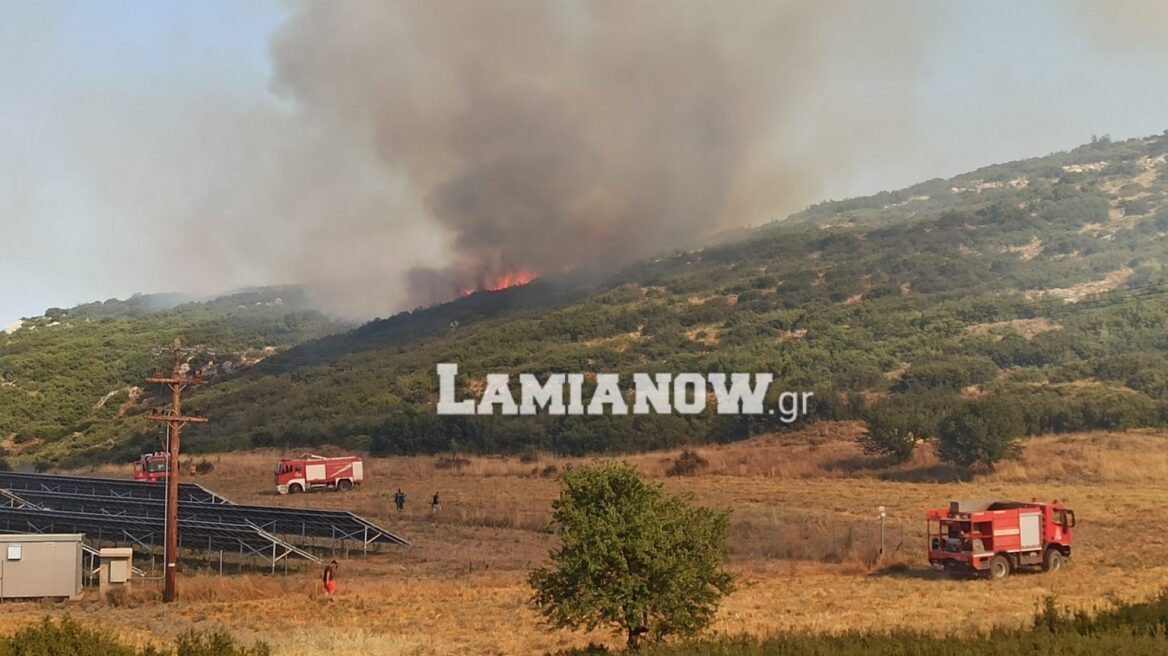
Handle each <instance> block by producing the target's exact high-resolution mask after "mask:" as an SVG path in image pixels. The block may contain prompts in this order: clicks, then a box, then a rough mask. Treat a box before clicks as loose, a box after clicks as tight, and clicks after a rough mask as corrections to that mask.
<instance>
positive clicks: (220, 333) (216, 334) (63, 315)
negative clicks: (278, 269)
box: [0, 287, 348, 462]
mask: <svg viewBox="0 0 1168 656" xmlns="http://www.w3.org/2000/svg"><path fill="white" fill-rule="evenodd" d="M347 327H348V326H345V325H344V324H340V323H337V322H336V321H334V320H331V319H329V318H327V317H325V316H324V315H322V314H321V313H319V312H317V311H315V310H311V309H309V307H308V303H307V300H306V298H305V296H304V294H303V292H302V291H300V290H298V289H295V288H291V287H280V288H275V287H274V288H264V289H255V290H247V291H241V292H238V293H234V294H229V295H226V296H222V297H219V298H215V299H211V300H202V301H195V300H192V299H189V298H186V297H182V296H179V295H174V294H159V295H141V296H134V297H131V298H129V299H127V300H124V301H122V300H117V299H110V300H108V301H105V302H98V303H89V304H85V305H79V306H77V307H74V308H71V309H62V308H50V309H49V310H47V311H46V312H45V314H44V315H43V316H40V317H33V318H28V319H25V320H24V321H23V322H22V323H21V326H20V327H19V328H18V329H14V330H12V331H11V332H3V333H0V447H2V448H3V450H4V452H6V453H7V455H8V456H9V457H10V458H12V457H15V458H22V459H31V458H32V457H39V458H42V459H43V461H46V462H52V461H54V460H56V459H58V458H60V457H62V456H64V455H65V454H68V453H78V452H80V451H82V450H84V449H87V448H93V447H95V446H96V447H98V448H100V449H109V448H112V447H114V446H115V445H117V444H118V443H121V442H125V441H126V435H125V434H124V433H122V432H120V426H121V425H122V421H123V418H126V417H134V419H133V420H132V421H133V423H134V425H135V426H136V427H137V429H138V430H139V431H140V432H141V431H143V430H144V429H145V424H144V421H145V420H143V419H141V415H142V413H143V412H144V411H146V410H147V409H149V408H151V407H154V405H155V404H156V400H155V399H154V397H153V396H152V395H151V394H150V392H149V391H148V390H143V389H142V387H141V386H142V379H143V378H144V377H145V376H147V375H148V374H149V373H150V372H151V371H153V370H154V369H155V368H157V367H160V366H162V367H165V366H168V364H169V362H168V360H167V358H169V353H168V352H167V353H166V354H165V356H162V355H160V354H159V353H158V350H159V349H160V348H162V349H165V348H167V347H168V346H169V345H170V344H172V343H173V342H174V340H175V339H176V338H181V339H182V340H183V341H184V342H185V343H187V344H190V345H203V346H205V347H206V348H207V349H209V351H211V352H208V353H207V354H205V355H202V356H199V357H200V360H201V361H200V362H199V364H200V365H202V364H211V365H212V366H210V367H208V368H207V372H208V373H209V374H211V375H212V376H213V377H214V378H216V379H222V378H224V377H227V376H230V375H231V373H233V372H237V371H242V370H246V369H247V368H248V367H250V366H253V365H254V364H255V363H257V362H261V361H263V360H264V359H265V358H267V357H270V356H271V355H272V354H274V353H278V352H279V351H281V350H283V349H286V348H288V347H290V346H293V345H295V344H299V343H302V342H304V341H306V340H309V339H314V338H319V337H323V336H325V335H328V334H330V333H334V332H337V331H340V330H343V329H345V328H347ZM156 430H157V429H155V431H156ZM0 455H4V453H0Z"/></svg>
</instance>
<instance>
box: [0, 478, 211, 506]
mask: <svg viewBox="0 0 1168 656" xmlns="http://www.w3.org/2000/svg"><path fill="white" fill-rule="evenodd" d="M0 488H4V489H8V490H11V491H13V492H16V491H17V490H44V491H48V492H66V493H70V494H88V495H91V496H113V497H127V498H132V499H158V500H165V499H166V485H164V484H161V483H147V482H145V481H127V480H124V479H120V478H91V477H89V476H61V475H58V474H26V473H21V472H5V471H0ZM178 499H179V501H195V502H199V503H230V501H228V500H227V499H224V498H223V497H221V496H219V495H218V494H215V493H214V492H212V491H211V490H208V489H207V488H205V487H203V486H202V485H199V484H198V483H179V484H178Z"/></svg>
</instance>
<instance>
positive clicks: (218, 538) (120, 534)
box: [0, 472, 409, 568]
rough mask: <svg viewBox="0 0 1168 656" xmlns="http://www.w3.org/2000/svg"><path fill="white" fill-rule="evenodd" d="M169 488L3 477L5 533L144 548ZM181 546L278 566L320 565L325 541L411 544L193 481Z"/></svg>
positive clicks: (353, 521) (160, 535)
mask: <svg viewBox="0 0 1168 656" xmlns="http://www.w3.org/2000/svg"><path fill="white" fill-rule="evenodd" d="M165 494H166V487H165V486H164V485H160V484H158V483H145V482H139V481H125V480H119V479H108V478H88V477H84V476H58V475H51V474H25V473H16V472H0V530H3V531H6V532H21V533H25V532H27V533H47V532H70V533H84V534H85V535H86V537H87V538H88V539H89V540H90V541H91V542H94V543H95V544H99V545H100V544H102V543H106V542H113V543H118V544H129V545H131V546H138V547H142V548H146V549H152V548H154V547H155V546H159V545H162V544H163V543H164V541H165V525H164V517H165V512H166V507H165ZM179 494H180V497H179V501H180V503H179V504H178V507H179V547H180V548H183V549H191V550H202V549H206V550H208V551H216V550H222V551H238V552H239V553H240V554H241V555H255V556H261V557H264V558H266V559H268V560H270V562H271V563H272V566H273V568H274V567H275V563H276V562H277V561H279V560H281V559H283V558H287V557H290V556H297V557H301V558H305V559H308V560H311V561H313V562H320V559H319V558H318V557H317V556H316V555H315V554H314V553H312V551H311V548H313V547H319V544H317V542H318V541H320V540H327V541H328V542H329V543H331V544H332V545H334V546H336V545H337V544H340V545H345V544H347V543H351V542H356V543H359V544H360V545H361V549H362V550H363V551H364V550H367V549H368V548H369V547H370V546H377V545H380V544H397V545H407V546H408V545H409V541H408V540H406V539H404V538H402V537H400V536H398V535H395V534H394V533H392V532H390V531H388V530H386V529H384V528H382V527H380V526H377V525H376V524H373V523H372V522H369V521H368V520H365V519H364V518H361V517H359V516H357V515H354V514H353V513H351V512H347V511H342V510H312V509H299V508H279V507H270V506H252V505H240V504H233V503H230V502H228V501H227V500H226V499H224V498H223V497H221V496H219V495H218V494H215V493H214V492H212V491H211V490H208V489H207V488H205V487H203V486H201V485H198V484H195V483H180V484H179Z"/></svg>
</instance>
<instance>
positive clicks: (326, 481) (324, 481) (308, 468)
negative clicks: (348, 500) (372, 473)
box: [276, 453, 365, 494]
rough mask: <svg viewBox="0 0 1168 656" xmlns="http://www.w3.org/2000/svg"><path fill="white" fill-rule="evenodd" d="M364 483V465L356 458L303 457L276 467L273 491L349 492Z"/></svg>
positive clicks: (307, 454) (281, 492)
mask: <svg viewBox="0 0 1168 656" xmlns="http://www.w3.org/2000/svg"><path fill="white" fill-rule="evenodd" d="M364 480H365V463H364V461H363V460H361V458H359V457H357V456H341V457H339V458H326V457H324V456H314V455H312V454H310V453H306V454H304V455H302V456H300V457H299V458H289V459H283V460H280V461H279V462H277V463H276V491H277V492H279V493H280V494H296V493H299V492H305V491H307V490H342V491H343V490H351V489H353V486H355V485H360V484H361V482H362V481H364Z"/></svg>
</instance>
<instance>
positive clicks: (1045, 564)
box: [1042, 548, 1063, 572]
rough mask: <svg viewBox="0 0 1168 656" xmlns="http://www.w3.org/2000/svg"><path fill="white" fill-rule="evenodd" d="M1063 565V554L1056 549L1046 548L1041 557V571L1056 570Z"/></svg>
mask: <svg viewBox="0 0 1168 656" xmlns="http://www.w3.org/2000/svg"><path fill="white" fill-rule="evenodd" d="M1062 566H1063V554H1062V552H1061V551H1059V550H1058V549H1054V548H1051V549H1047V550H1046V556H1045V557H1044V558H1043V559H1042V571H1044V572H1057V571H1058V570H1059V568H1061V567H1062Z"/></svg>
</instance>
